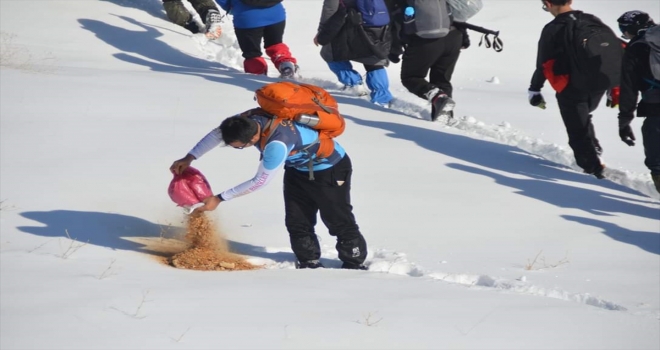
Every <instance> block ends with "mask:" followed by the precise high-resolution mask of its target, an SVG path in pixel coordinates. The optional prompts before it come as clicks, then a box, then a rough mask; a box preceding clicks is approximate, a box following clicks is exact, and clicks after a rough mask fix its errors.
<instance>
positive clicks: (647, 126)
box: [642, 116, 660, 193]
mask: <svg viewBox="0 0 660 350" xmlns="http://www.w3.org/2000/svg"><path fill="white" fill-rule="evenodd" d="M642 138H643V143H644V155H645V156H646V158H645V159H644V164H645V165H646V167H647V168H649V170H651V177H652V178H653V183H654V184H655V189H656V190H657V191H658V193H660V116H657V117H646V119H645V120H644V124H642Z"/></svg>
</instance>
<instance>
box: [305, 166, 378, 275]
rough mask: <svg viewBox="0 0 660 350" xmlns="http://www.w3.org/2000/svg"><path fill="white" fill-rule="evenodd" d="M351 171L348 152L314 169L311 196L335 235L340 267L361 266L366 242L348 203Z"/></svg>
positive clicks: (365, 253) (349, 200)
mask: <svg viewBox="0 0 660 350" xmlns="http://www.w3.org/2000/svg"><path fill="white" fill-rule="evenodd" d="M352 172H353V168H352V164H351V159H350V158H349V157H348V155H345V156H344V158H343V159H342V160H341V161H340V162H339V163H337V164H335V165H334V166H333V167H332V168H330V169H327V170H323V171H318V172H314V177H315V180H314V181H307V183H312V184H313V185H314V189H313V192H314V195H313V196H314V198H315V201H316V204H317V205H318V208H319V212H320V215H321V220H322V221H323V223H324V224H325V226H326V227H327V228H328V232H329V233H330V235H332V236H335V237H337V245H336V248H337V252H338V253H339V260H341V261H342V262H343V263H344V264H343V266H342V267H343V268H363V266H362V264H363V263H364V261H365V259H366V258H367V242H366V241H365V239H364V236H362V234H361V233H360V229H359V227H358V225H357V223H356V221H355V216H354V215H353V206H352V205H351V175H352Z"/></svg>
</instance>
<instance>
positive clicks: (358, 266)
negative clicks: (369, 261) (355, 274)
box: [341, 262, 368, 270]
mask: <svg viewBox="0 0 660 350" xmlns="http://www.w3.org/2000/svg"><path fill="white" fill-rule="evenodd" d="M341 268H342V269H346V270H368V268H367V267H366V266H364V265H362V264H353V263H348V262H345V263H343V264H342V265H341Z"/></svg>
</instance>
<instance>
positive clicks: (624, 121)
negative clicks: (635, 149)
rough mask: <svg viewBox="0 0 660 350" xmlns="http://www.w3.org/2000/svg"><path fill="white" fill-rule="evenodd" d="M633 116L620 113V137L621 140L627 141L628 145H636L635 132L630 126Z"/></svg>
mask: <svg viewBox="0 0 660 350" xmlns="http://www.w3.org/2000/svg"><path fill="white" fill-rule="evenodd" d="M633 118H634V117H633V116H622V115H619V137H620V138H621V141H623V142H625V143H626V145H628V146H634V145H635V134H634V133H633V131H632V128H631V127H630V123H631V122H632V120H633Z"/></svg>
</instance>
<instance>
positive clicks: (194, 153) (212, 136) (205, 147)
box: [170, 128, 222, 175]
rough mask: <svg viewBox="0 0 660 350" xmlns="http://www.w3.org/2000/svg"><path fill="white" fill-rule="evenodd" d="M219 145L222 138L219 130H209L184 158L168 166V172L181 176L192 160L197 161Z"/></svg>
mask: <svg viewBox="0 0 660 350" xmlns="http://www.w3.org/2000/svg"><path fill="white" fill-rule="evenodd" d="M221 143H222V136H221V135H220V129H218V128H215V129H213V130H211V132H209V133H208V134H207V135H206V136H204V138H203V139H201V140H200V141H199V142H198V143H197V145H195V147H193V149H192V150H190V152H188V154H186V156H185V157H183V158H181V159H179V160H175V161H174V163H172V165H171V166H170V172H172V174H176V175H179V174H181V173H182V172H183V171H184V170H186V168H187V167H189V166H190V163H192V161H193V160H195V159H199V157H201V156H203V155H204V154H205V153H206V152H208V151H210V150H211V149H213V148H214V147H216V146H218V145H219V144H221Z"/></svg>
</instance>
